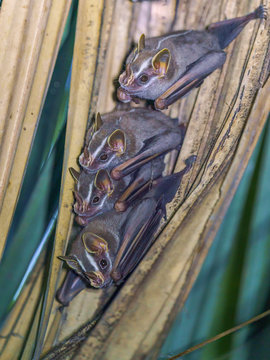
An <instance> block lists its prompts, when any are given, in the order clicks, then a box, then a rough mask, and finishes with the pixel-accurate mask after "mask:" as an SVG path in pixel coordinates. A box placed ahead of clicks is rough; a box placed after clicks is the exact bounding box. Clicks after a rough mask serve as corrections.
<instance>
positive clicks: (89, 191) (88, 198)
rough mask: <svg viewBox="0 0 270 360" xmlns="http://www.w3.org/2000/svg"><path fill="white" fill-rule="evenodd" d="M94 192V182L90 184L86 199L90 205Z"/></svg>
mask: <svg viewBox="0 0 270 360" xmlns="http://www.w3.org/2000/svg"><path fill="white" fill-rule="evenodd" d="M92 191H93V182H91V183H90V184H89V189H88V195H87V198H86V199H85V200H86V202H87V203H88V204H89V202H90V199H91V195H92Z"/></svg>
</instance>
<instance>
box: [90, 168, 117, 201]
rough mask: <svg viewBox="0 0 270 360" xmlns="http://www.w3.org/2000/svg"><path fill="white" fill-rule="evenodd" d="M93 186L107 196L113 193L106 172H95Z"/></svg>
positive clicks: (111, 184) (102, 170) (110, 181)
mask: <svg viewBox="0 0 270 360" xmlns="http://www.w3.org/2000/svg"><path fill="white" fill-rule="evenodd" d="M94 185H95V187H96V188H98V189H99V190H101V191H103V192H105V193H107V194H108V195H110V194H111V193H112V192H113V183H112V180H111V178H110V175H109V173H108V171H107V170H104V169H101V170H99V171H98V172H97V175H96V177H95V181H94Z"/></svg>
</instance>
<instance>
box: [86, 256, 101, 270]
mask: <svg viewBox="0 0 270 360" xmlns="http://www.w3.org/2000/svg"><path fill="white" fill-rule="evenodd" d="M85 253H86V256H87V259H88V260H89V262H90V264H91V265H92V266H93V268H94V269H95V271H99V267H98V264H97V262H96V260H95V259H94V258H93V257H92V256H91V254H89V253H88V252H87V251H85ZM84 271H86V270H84Z"/></svg>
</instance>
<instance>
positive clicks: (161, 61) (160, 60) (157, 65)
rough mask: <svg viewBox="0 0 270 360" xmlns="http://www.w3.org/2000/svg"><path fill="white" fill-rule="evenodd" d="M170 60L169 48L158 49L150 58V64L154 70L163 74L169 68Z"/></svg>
mask: <svg viewBox="0 0 270 360" xmlns="http://www.w3.org/2000/svg"><path fill="white" fill-rule="evenodd" d="M170 61H171V52H170V50H169V49H166V48H165V49H162V50H160V51H159V52H158V53H157V54H156V55H155V56H154V57H153V59H152V66H153V68H154V69H155V71H156V72H157V73H158V74H160V75H161V76H164V75H165V74H166V73H167V71H168V68H169V65H170Z"/></svg>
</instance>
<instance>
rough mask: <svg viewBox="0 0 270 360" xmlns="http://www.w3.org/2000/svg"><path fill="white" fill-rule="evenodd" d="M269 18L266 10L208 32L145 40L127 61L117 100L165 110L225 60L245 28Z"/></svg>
mask: <svg viewBox="0 0 270 360" xmlns="http://www.w3.org/2000/svg"><path fill="white" fill-rule="evenodd" d="M265 17H266V12H265V9H264V7H263V6H260V7H259V8H257V9H256V10H255V11H254V12H252V13H250V14H248V15H246V16H243V17H239V18H235V19H230V20H225V21H220V22H218V23H214V24H212V25H210V26H209V27H208V28H207V30H204V31H195V30H183V31H177V32H174V33H171V34H167V35H164V36H159V37H155V38H150V39H145V38H144V35H142V36H141V38H140V40H139V43H138V46H137V48H136V49H135V51H133V52H132V53H131V54H130V55H129V56H128V58H127V62H126V70H125V71H124V72H123V73H122V74H121V75H120V77H119V83H120V88H119V89H118V98H119V100H120V101H123V102H129V101H131V100H132V99H134V98H142V99H149V100H155V107H156V109H159V110H161V109H164V108H166V107H168V105H170V104H172V103H173V102H175V101H176V100H178V99H179V98H181V97H182V96H183V95H185V94H186V93H188V92H189V91H190V90H191V89H193V88H194V87H198V86H200V85H201V83H202V82H203V79H204V78H205V77H207V76H208V75H209V74H211V73H212V72H213V71H214V70H216V69H218V68H220V67H222V65H223V64H224V62H225V60H226V53H225V52H224V51H223V49H224V48H226V47H227V46H228V45H229V43H230V42H231V41H232V40H234V39H235V38H236V37H237V36H238V34H239V33H240V32H241V30H242V29H243V28H244V27H245V25H246V24H247V23H248V22H249V21H250V20H254V19H258V18H259V19H262V18H265Z"/></svg>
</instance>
